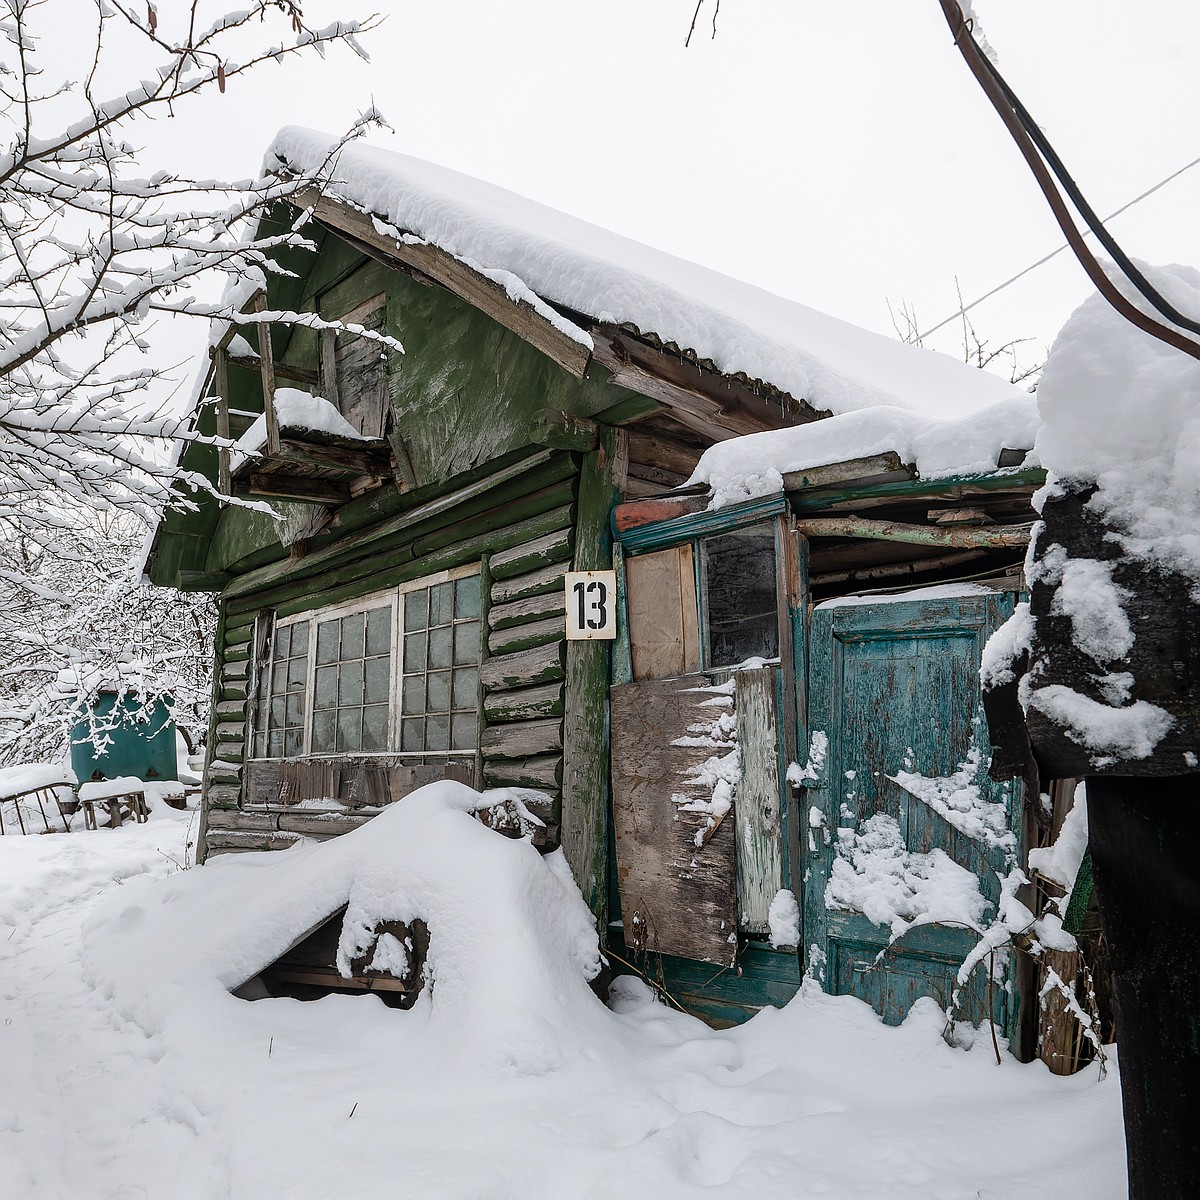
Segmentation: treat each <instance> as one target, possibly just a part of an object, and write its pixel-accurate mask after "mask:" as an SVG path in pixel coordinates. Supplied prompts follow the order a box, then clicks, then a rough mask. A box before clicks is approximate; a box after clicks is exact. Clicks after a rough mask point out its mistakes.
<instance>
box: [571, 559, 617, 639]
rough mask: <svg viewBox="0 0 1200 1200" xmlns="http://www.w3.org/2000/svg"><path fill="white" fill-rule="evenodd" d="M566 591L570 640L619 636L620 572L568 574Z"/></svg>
mask: <svg viewBox="0 0 1200 1200" xmlns="http://www.w3.org/2000/svg"><path fill="white" fill-rule="evenodd" d="M566 590H567V638H568V639H569V640H571V641H580V640H591V639H594V638H615V637H616V636H617V603H616V601H617V573H616V571H568V572H567V573H566Z"/></svg>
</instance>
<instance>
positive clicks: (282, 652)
mask: <svg viewBox="0 0 1200 1200" xmlns="http://www.w3.org/2000/svg"><path fill="white" fill-rule="evenodd" d="M291 644H292V626H291V625H285V626H284V627H283V628H282V629H279V630H277V631H276V633H275V657H276V658H287V656H288V655H289V654H290V653H291V649H290V647H291Z"/></svg>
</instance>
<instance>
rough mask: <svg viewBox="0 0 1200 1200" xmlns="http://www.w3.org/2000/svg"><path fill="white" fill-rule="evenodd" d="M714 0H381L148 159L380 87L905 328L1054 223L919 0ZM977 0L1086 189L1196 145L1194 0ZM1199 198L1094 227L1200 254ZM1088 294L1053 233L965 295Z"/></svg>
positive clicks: (211, 162) (458, 127)
mask: <svg viewBox="0 0 1200 1200" xmlns="http://www.w3.org/2000/svg"><path fill="white" fill-rule="evenodd" d="M79 2H80V3H84V2H85V0H79ZM714 3H715V0H705V3H704V5H703V7H702V9H701V13H700V19H699V21H698V23H697V30H696V34H695V36H694V37H693V39H692V45H691V48H690V49H687V50H685V49H684V46H683V42H684V36H685V34H686V33H687V29H688V25H689V23H690V20H691V16H692V11H693V8H694V0H607V2H606V3H603V4H583V3H577V2H574V3H573V2H569V0H504V2H503V3H497V2H495V0H437V2H433V0H383V3H382V5H381V10H382V11H384V12H385V13H386V17H387V19H386V21H385V23H384V24H383V26H382V27H381V28H380V29H379V30H378V31H377V32H375V33H373V34H371V35H369V36H368V37H367V39H366V45H367V48H368V49H369V51H370V53H371V56H372V62H371V64H370V65H366V64H363V63H361V62H359V61H358V60H356V59H354V58H353V56H351V55H350V54H349V53H346V52H341V53H336V54H332V55H331V56H330V58H329V60H328V61H327V62H326V64H324V65H321V64H320V63H318V62H317V61H316V60H315V59H314V60H310V61H309V62H308V63H307V65H305V66H303V67H297V66H292V67H279V68H275V67H272V68H271V69H269V70H264V71H262V72H260V74H259V75H258V77H257V78H256V79H254V80H252V81H250V80H248V81H246V82H245V83H240V84H238V85H237V86H231V87H230V89H229V91H228V92H227V93H226V95H224V96H223V97H222V96H216V95H214V96H212V97H210V98H209V99H208V100H207V101H205V102H204V103H203V105H202V106H201V107H198V108H197V109H196V110H194V111H193V112H191V113H189V114H187V115H184V116H180V117H178V118H176V119H175V120H174V121H164V122H160V123H159V124H158V126H157V127H155V128H154V129H153V130H148V131H146V132H145V133H144V134H143V132H142V131H141V130H138V131H137V137H138V140H139V141H144V142H146V144H147V146H148V153H147V155H146V160H147V162H148V164H152V165H158V160H159V159H160V158H165V157H168V156H169V157H171V159H172V164H173V165H178V164H180V163H182V164H184V165H189V166H190V168H191V169H192V170H193V171H196V172H199V173H201V174H213V175H244V174H247V173H251V172H253V171H254V170H255V169H256V168H257V165H258V163H259V160H260V158H261V155H262V151H263V149H264V147H265V146H266V144H267V143H268V142H269V141H270V139H271V137H272V135H273V134H274V132H275V130H276V129H277V128H278V127H279V126H280V125H282V124H285V123H298V124H303V125H310V126H314V127H316V128H322V129H326V130H329V131H331V132H332V131H337V130H339V129H341V128H343V127H344V126H346V125H347V124H349V122H350V121H351V120H352V118H353V116H354V114H355V113H356V112H357V111H358V110H359V109H360V108H362V107H363V106H365V105H366V104H367V103H369V102H370V101H372V100H374V102H375V103H376V104H377V106H378V107H379V108H380V109H381V110H382V111H383V113H384V114H385V115H386V116H387V117H388V119H389V120H390V121H391V123H392V124H393V126H394V127H395V130H396V132H395V134H394V135H388V134H379V133H377V134H375V135H373V136H372V138H371V139H370V140H372V141H374V142H376V143H378V144H381V145H386V146H391V147H393V148H395V149H397V150H400V151H403V152H405V153H407V154H412V155H416V156H418V157H421V158H426V159H430V160H433V161H436V162H439V163H442V164H444V165H446V166H449V167H453V168H455V169H457V170H460V171H463V172H466V173H467V174H471V175H475V176H478V177H480V178H483V179H487V180H490V181H491V182H494V183H497V184H501V185H503V186H505V187H508V188H510V189H512V190H513V191H516V192H519V193H521V194H523V195H526V196H530V197H533V198H535V199H537V200H540V201H542V202H544V203H547V204H550V205H553V206H555V207H557V208H561V209H563V210H565V211H567V212H570V213H573V214H575V215H577V216H580V217H583V218H585V219H587V220H590V221H593V222H595V223H597V224H599V225H603V226H606V227H607V228H610V229H613V230H616V231H618V232H620V233H623V234H626V235H628V236H630V237H633V238H636V239H638V240H641V241H644V242H648V243H651V244H653V245H656V246H658V247H660V248H662V249H665V250H668V251H671V252H672V253H675V254H678V255H680V256H682V257H685V258H689V259H692V260H694V261H697V262H701V263H704V264H706V265H708V266H711V267H714V268H717V269H719V270H722V271H725V272H727V273H729V274H731V275H736V276H739V277H741V278H743V279H746V280H749V281H751V282H753V283H756V284H759V285H760V286H762V287H765V288H767V289H769V290H771V291H774V292H777V293H779V294H781V295H784V296H788V297H791V298H793V299H796V300H800V301H802V302H803V303H805V304H809V305H811V306H813V307H815V308H819V309H823V310H825V311H827V312H830V313H834V314H836V315H838V316H840V317H843V318H846V319H848V320H851V321H854V322H856V323H858V324H860V325H863V326H866V327H868V328H871V329H875V330H877V331H880V332H883V333H889V334H890V333H891V332H892V326H891V322H890V318H889V314H888V301H889V300H890V301H891V302H892V304H893V305H899V304H900V303H901V302H907V303H908V304H910V305H911V306H912V307H913V308H915V310H916V312H917V314H918V317H919V318H920V322H921V324H922V325H923V326H925V327H927V326H929V325H932V324H934V323H936V322H937V321H939V320H941V319H942V318H943V317H945V316H947V315H949V314H950V313H952V312H953V311H954V309H955V307H956V304H957V301H956V294H955V278H956V277H957V279H958V280H959V282H960V283H961V287H962V291H963V295H964V297H965V298H966V299H968V300H970V299H973V298H974V297H976V296H977V295H980V294H982V293H983V292H986V291H987V290H988V289H989V288H991V287H993V286H994V285H995V284H997V283H999V282H1001V281H1002V280H1003V279H1005V278H1007V277H1008V276H1010V275H1013V274H1015V273H1016V272H1017V271H1018V270H1020V269H1021V268H1023V267H1025V266H1026V265H1028V264H1029V263H1030V262H1032V261H1033V260H1035V259H1036V258H1038V257H1040V256H1041V255H1042V254H1045V253H1046V252H1048V251H1049V250H1052V249H1054V248H1055V247H1056V246H1057V245H1058V244H1060V242H1061V241H1062V238H1061V235H1060V234H1059V232H1058V229H1057V227H1056V226H1055V224H1054V223H1053V221H1052V219H1051V217H1050V214H1049V210H1048V209H1047V206H1046V204H1045V202H1044V201H1043V200H1042V198H1041V195H1040V193H1038V192H1037V190H1036V188H1035V186H1034V184H1033V181H1032V178H1031V176H1030V175H1029V173H1028V170H1027V168H1026V167H1025V166H1024V163H1023V162H1022V160H1021V159H1020V157H1019V155H1018V153H1017V151H1016V149H1015V147H1014V146H1013V144H1012V143H1011V141H1010V140H1009V138H1008V135H1007V133H1005V131H1004V130H1003V127H1002V126H1001V124H1000V121H999V119H998V118H997V117H996V115H995V114H994V112H993V111H992V110H991V108H990V106H989V105H988V104H987V102H986V100H985V99H984V97H983V95H982V93H981V91H980V90H979V87H978V85H977V84H976V83H975V82H974V80H973V78H972V77H971V76H970V74H969V72H968V70H967V67H966V65H965V64H964V62H963V61H962V59H961V57H960V56H959V54H958V52H957V51H956V50H955V49H954V47H953V45H952V43H951V40H950V36H949V31H948V29H947V27H946V24H945V21H944V18H943V17H942V14H941V10H940V6H939V4H938V2H937V0H857V2H856V3H852V4H851V3H846V2H845V0H722V2H721V7H720V13H719V17H718V20H717V32H716V37H715V39H714V38H712V37H711V20H712V14H713V9H714ZM304 7H305V16H306V18H307V19H308V20H309V22H310V23H311V24H323V23H325V22H327V21H328V20H332V19H334V18H336V17H343V18H344V17H346V16H349V15H366V14H368V13H369V12H371V11H372V6H371V5H370V3H369V0H368V2H367V3H365V4H363V5H355V4H354V0H340V2H339V3H336V4H331V3H326V2H318V0H308V2H307V3H306V4H305V6H304ZM160 8H161V9H163V10H164V11H165V9H166V5H165V4H164V3H161V2H160ZM976 11H977V13H978V15H979V17H980V18H981V20H982V22H983V24H984V27H985V29H986V32H987V35H988V37H989V39H990V40H991V42H992V44H993V46H994V47H995V49H996V51H997V54H998V57H999V65H1000V69H1001V70H1002V71H1003V72H1004V73H1005V75H1006V77H1007V78H1008V80H1009V82H1010V84H1011V85H1012V86H1013V87H1014V89H1015V90H1016V91H1017V93H1018V94H1019V95H1020V96H1021V97H1022V99H1023V100H1024V101H1025V103H1026V105H1027V107H1028V108H1029V109H1030V110H1031V112H1032V113H1033V115H1034V117H1035V118H1036V119H1037V120H1038V121H1039V123H1040V124H1041V125H1042V127H1043V128H1044V129H1045V130H1046V132H1047V133H1048V135H1049V136H1050V138H1051V140H1052V141H1053V142H1054V143H1055V145H1056V147H1057V149H1058V150H1059V152H1060V154H1061V155H1062V157H1063V158H1064V159H1065V161H1066V163H1067V166H1068V167H1069V168H1070V169H1071V170H1072V172H1073V173H1074V174H1075V177H1076V179H1077V180H1078V182H1079V183H1080V184H1081V186H1082V187H1083V189H1084V191H1085V193H1086V194H1087V195H1088V197H1089V198H1090V200H1091V201H1092V203H1093V205H1094V206H1095V207H1096V209H1097V210H1098V211H1099V212H1101V213H1102V214H1107V213H1108V212H1110V211H1111V210H1112V209H1115V208H1117V207H1118V206H1119V205H1121V204H1123V203H1124V202H1125V201H1126V200H1128V199H1129V198H1131V197H1132V196H1134V195H1136V194H1137V193H1139V192H1141V191H1143V190H1144V189H1146V188H1148V187H1150V186H1151V185H1153V184H1154V183H1156V182H1158V181H1159V180H1160V179H1161V178H1163V177H1164V176H1166V175H1168V174H1170V173H1171V172H1173V171H1175V170H1176V169H1178V168H1179V167H1181V166H1182V165H1183V164H1184V163H1186V162H1188V161H1190V160H1191V159H1193V158H1196V157H1197V156H1200V124H1198V122H1197V116H1198V115H1200V64H1198V63H1197V61H1196V60H1197V49H1196V48H1197V46H1200V5H1197V4H1196V3H1195V0H1147V2H1146V3H1142V4H1136V5H1134V4H1130V3H1128V2H1127V0H1087V2H1084V0H976ZM1198 214H1200V167H1196V168H1194V169H1193V170H1191V171H1189V172H1187V173H1185V174H1184V175H1183V176H1182V177H1181V178H1180V179H1178V180H1176V181H1175V182H1173V183H1171V184H1169V185H1168V186H1167V187H1166V188H1165V189H1163V191H1161V192H1160V193H1158V194H1156V195H1155V196H1153V197H1151V198H1149V199H1147V200H1145V201H1143V202H1142V203H1141V204H1139V205H1138V206H1137V207H1136V208H1134V209H1133V210H1132V211H1131V212H1129V213H1128V214H1126V215H1124V216H1122V217H1120V218H1118V219H1117V220H1116V221H1114V222H1113V224H1112V226H1111V228H1112V231H1113V232H1114V234H1115V235H1116V236H1117V237H1118V239H1119V240H1121V241H1122V243H1123V244H1124V246H1125V248H1126V250H1127V251H1128V252H1129V253H1130V254H1132V255H1133V256H1134V257H1136V258H1141V259H1145V260H1147V261H1150V262H1185V263H1191V264H1195V265H1200V221H1198V220H1197V215H1198ZM1089 292H1090V285H1089V284H1088V282H1087V280H1086V279H1085V278H1084V276H1083V274H1082V271H1081V270H1080V268H1079V267H1078V266H1077V265H1076V264H1075V262H1074V260H1073V258H1071V256H1070V255H1069V254H1067V253H1064V254H1063V255H1061V256H1060V257H1059V258H1058V259H1056V260H1055V262H1054V263H1052V264H1050V265H1048V266H1045V267H1042V268H1040V269H1039V270H1037V271H1036V272H1034V273H1033V274H1031V275H1029V276H1027V277H1026V278H1025V279H1024V280H1022V281H1021V282H1020V283H1018V284H1015V285H1013V286H1012V287H1010V288H1009V289H1007V290H1006V291H1005V292H1004V293H1003V294H1002V295H1001V296H1000V297H997V298H996V299H994V300H992V301H989V302H988V303H987V304H986V305H984V306H981V308H980V309H978V310H977V311H976V313H975V314H974V317H975V320H976V322H977V325H978V328H979V330H980V332H981V334H982V335H983V336H985V337H987V338H989V339H992V340H993V341H1003V340H1006V339H1008V338H1013V337H1031V338H1033V339H1035V342H1034V345H1033V347H1032V348H1031V349H1030V352H1029V353H1030V357H1040V355H1041V353H1042V349H1043V348H1044V347H1045V346H1046V345H1048V344H1049V342H1050V341H1051V340H1052V339H1053V336H1054V334H1055V332H1056V331H1057V329H1058V328H1059V327H1060V326H1061V324H1062V323H1063V321H1064V320H1065V319H1066V317H1067V316H1068V315H1069V313H1070V312H1071V310H1072V309H1073V308H1074V307H1075V306H1076V305H1077V304H1078V303H1079V302H1080V301H1081V300H1082V299H1084V298H1085V296H1086V295H1087V294H1089ZM957 340H958V333H957V331H956V330H955V329H953V328H950V329H947V330H944V331H943V332H942V333H941V334H939V335H937V336H936V337H934V338H933V339H931V341H930V343H929V344H931V345H934V346H937V347H939V348H942V349H946V350H949V351H951V352H957V347H956V343H957Z"/></svg>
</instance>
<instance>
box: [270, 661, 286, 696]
mask: <svg viewBox="0 0 1200 1200" xmlns="http://www.w3.org/2000/svg"><path fill="white" fill-rule="evenodd" d="M271 691H272V692H273V693H274V694H275V695H277V696H278V695H279V693H280V692H285V691H287V663H285V662H277V663H276V664H275V666H274V667H273V668H272V669H271Z"/></svg>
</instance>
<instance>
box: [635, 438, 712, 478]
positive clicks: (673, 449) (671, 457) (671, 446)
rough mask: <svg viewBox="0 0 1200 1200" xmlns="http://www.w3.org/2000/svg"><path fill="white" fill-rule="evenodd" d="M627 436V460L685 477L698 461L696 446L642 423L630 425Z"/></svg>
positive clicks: (697, 448)
mask: <svg viewBox="0 0 1200 1200" xmlns="http://www.w3.org/2000/svg"><path fill="white" fill-rule="evenodd" d="M628 436H629V461H630V463H631V464H632V463H641V464H646V465H650V466H654V467H657V468H658V469H659V470H662V471H668V472H670V473H671V474H672V475H675V476H680V475H681V476H683V478H684V479H686V478H687V477H688V476H689V475H691V473H692V471H694V470H695V468H696V464H697V463H698V462H699V461H700V455H701V453H702V452H701V450H700V448H699V447H697V446H686V445H684V444H683V443H682V442H679V441H676V440H675V439H674V438H669V437H667V436H665V435H664V434H662V433H660V432H659V431H658V430H655V429H647V428H646V427H645V426H643V425H634V426H631V427H630V429H629V430H628Z"/></svg>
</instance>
